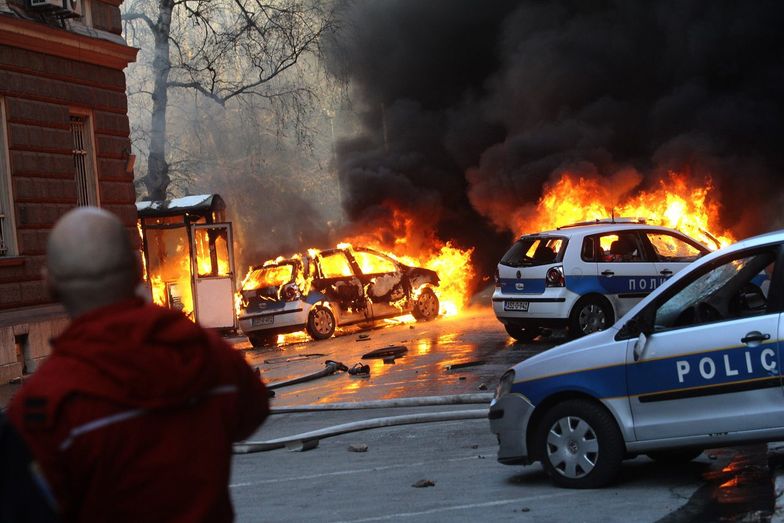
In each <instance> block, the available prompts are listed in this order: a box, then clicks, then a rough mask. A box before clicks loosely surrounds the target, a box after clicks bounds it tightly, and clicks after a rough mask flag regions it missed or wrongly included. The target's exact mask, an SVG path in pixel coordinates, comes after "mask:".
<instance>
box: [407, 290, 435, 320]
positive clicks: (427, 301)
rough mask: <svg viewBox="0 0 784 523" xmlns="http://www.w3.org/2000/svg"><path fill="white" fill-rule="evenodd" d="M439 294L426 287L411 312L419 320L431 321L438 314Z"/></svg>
mask: <svg viewBox="0 0 784 523" xmlns="http://www.w3.org/2000/svg"><path fill="white" fill-rule="evenodd" d="M439 306H440V305H439V303H438V296H436V293H435V292H433V289H431V288H430V287H425V288H424V289H422V292H420V293H419V296H417V299H416V302H415V303H414V309H413V310H412V311H411V314H412V315H413V316H414V318H416V319H417V320H419V321H430V320H432V319H434V318H435V317H437V316H438V308H439Z"/></svg>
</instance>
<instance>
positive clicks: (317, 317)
mask: <svg viewBox="0 0 784 523" xmlns="http://www.w3.org/2000/svg"><path fill="white" fill-rule="evenodd" d="M305 329H306V330H307V331H308V335H309V336H310V337H311V338H313V339H314V340H326V339H327V338H329V337H331V336H332V335H333V334H334V333H335V315H334V314H332V311H331V310H329V309H328V308H327V307H324V306H323V305H316V306H315V307H313V308H312V309H311V310H310V314H308V324H307V325H306V327H305Z"/></svg>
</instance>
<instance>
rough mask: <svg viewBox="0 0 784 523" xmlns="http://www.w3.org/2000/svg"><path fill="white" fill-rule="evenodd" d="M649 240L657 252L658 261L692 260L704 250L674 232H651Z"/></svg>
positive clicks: (648, 234)
mask: <svg viewBox="0 0 784 523" xmlns="http://www.w3.org/2000/svg"><path fill="white" fill-rule="evenodd" d="M646 235H647V236H648V240H649V241H650V242H651V246H652V247H653V250H654V252H655V254H656V258H657V261H671V262H692V261H694V260H696V259H697V258H699V257H700V255H702V254H703V252H702V251H701V250H700V249H698V248H697V247H695V246H693V245H691V244H689V243H686V242H685V241H683V240H682V239H680V238H678V237H676V236H673V235H672V234H667V233H660V232H649V233H646Z"/></svg>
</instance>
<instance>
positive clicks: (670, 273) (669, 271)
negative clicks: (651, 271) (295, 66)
mask: <svg viewBox="0 0 784 523" xmlns="http://www.w3.org/2000/svg"><path fill="white" fill-rule="evenodd" d="M659 274H661V275H662V276H672V271H671V270H670V269H664V270H663V271H660V272H659Z"/></svg>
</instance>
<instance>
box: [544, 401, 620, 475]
mask: <svg viewBox="0 0 784 523" xmlns="http://www.w3.org/2000/svg"><path fill="white" fill-rule="evenodd" d="M536 441H537V454H538V456H539V459H540V460H541V462H542V466H543V467H544V469H545V471H546V472H547V474H548V475H549V476H550V478H551V479H552V480H553V482H554V483H555V484H556V485H558V486H561V487H566V488H598V487H602V486H604V485H606V484H608V483H610V482H611V481H612V480H613V479H615V477H616V476H617V475H618V471H619V470H620V467H621V461H623V456H624V452H625V450H626V449H625V445H624V442H623V437H622V436H621V433H620V432H619V430H618V426H617V425H616V423H615V419H613V417H612V415H611V414H610V413H609V412H607V411H606V410H605V409H604V408H602V407H601V406H600V405H598V404H596V403H594V402H592V401H589V400H582V399H578V400H569V401H566V402H564V403H561V404H558V405H556V406H555V407H553V408H552V409H551V410H550V411H549V412H547V413H546V414H545V415H544V417H543V418H542V421H541V423H540V424H539V432H538V436H537V439H536Z"/></svg>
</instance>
